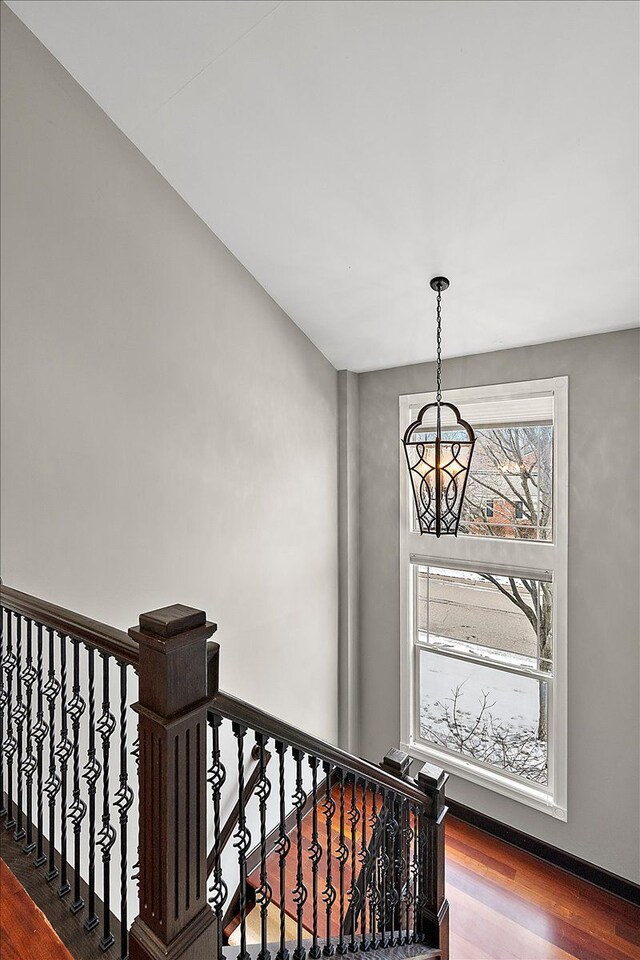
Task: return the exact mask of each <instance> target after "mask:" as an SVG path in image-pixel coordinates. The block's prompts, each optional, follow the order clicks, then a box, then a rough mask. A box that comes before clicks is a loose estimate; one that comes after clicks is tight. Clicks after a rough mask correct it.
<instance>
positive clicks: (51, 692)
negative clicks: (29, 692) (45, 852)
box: [43, 627, 61, 883]
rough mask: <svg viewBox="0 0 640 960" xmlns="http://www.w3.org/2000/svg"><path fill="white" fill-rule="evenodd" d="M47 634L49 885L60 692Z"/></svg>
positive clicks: (53, 868)
mask: <svg viewBox="0 0 640 960" xmlns="http://www.w3.org/2000/svg"><path fill="white" fill-rule="evenodd" d="M47 633H48V634H49V644H48V646H49V662H48V674H47V682H46V684H45V687H44V690H43V693H44V695H45V697H46V700H47V706H48V720H49V724H48V731H47V735H48V738H49V771H48V777H47V780H46V782H45V785H44V790H45V793H46V794H47V800H48V804H49V864H48V870H47V872H46V873H45V875H44V876H45V880H47V881H48V882H49V883H51V881H53V880H55V879H56V877H57V876H58V868H57V867H56V864H55V858H54V853H55V842H54V837H55V827H56V797H57V795H58V793H59V792H60V784H61V781H60V777H59V776H58V773H57V771H56V743H55V722H56V700H57V697H58V694H59V692H60V684H59V682H58V680H57V679H56V666H55V644H54V634H53V630H52V629H51V627H48V628H47Z"/></svg>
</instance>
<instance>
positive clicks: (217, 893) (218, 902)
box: [207, 713, 228, 960]
mask: <svg viewBox="0 0 640 960" xmlns="http://www.w3.org/2000/svg"><path fill="white" fill-rule="evenodd" d="M207 721H208V723H209V727H210V729H211V735H212V748H211V766H210V767H209V770H208V774H209V776H208V778H207V779H208V781H209V783H210V785H211V796H212V799H213V851H214V853H213V856H214V860H213V872H212V877H213V883H212V884H211V886H210V887H209V893H211V894H212V896H211V897H209V903H210V904H211V906H212V908H213V912H214V914H215V917H216V921H217V922H216V928H217V950H216V958H215V960H221V958H222V910H223V907H224V904H225V901H226V899H227V894H228V889H227V885H226V883H225V882H224V880H223V879H222V864H221V860H220V792H221V790H222V786H223V784H224V782H225V780H226V779H227V772H226V770H225V767H224V764H223V763H222V760H221V754H220V725H221V723H222V717H220V716H218V714H211V713H209V714H208V716H207Z"/></svg>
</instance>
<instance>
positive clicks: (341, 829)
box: [0, 585, 448, 960]
mask: <svg viewBox="0 0 640 960" xmlns="http://www.w3.org/2000/svg"><path fill="white" fill-rule="evenodd" d="M0 602H1V605H2V627H3V629H2V647H1V650H0V666H1V668H2V670H1V672H2V694H1V696H0V750H1V754H0V800H1V801H2V809H1V810H0V816H2V817H3V818H4V826H5V831H3V834H4V835H3V838H2V843H3V849H5V848H6V845H7V843H10V844H11V845H12V854H11V855H12V858H14V859H15V858H18V860H20V859H22V861H23V862H24V863H25V864H29V871H28V873H29V883H30V884H35V885H38V889H42V890H44V891H46V892H47V893H48V894H49V895H50V899H52V897H51V895H52V894H53V899H54V900H55V901H56V905H57V912H56V911H54V910H52V911H51V916H50V919H51V922H52V924H53V926H54V928H55V929H56V930H57V932H58V933H59V935H60V937H61V939H63V941H64V942H65V943H66V946H67V948H69V950H70V953H71V954H72V955H73V956H75V957H76V958H78V960H83V958H84V957H87V958H88V957H93V956H101V955H102V954H108V955H110V956H113V957H114V958H116V957H117V958H119V960H128V958H131V960H160V958H163V960H178V958H180V960H221V958H223V957H225V956H226V957H228V958H229V957H234V956H237V957H238V960H249V958H256V960H271V958H273V960H306V958H307V957H310V958H318V957H320V956H331V955H333V954H338V955H340V954H344V953H347V952H348V953H356V952H363V953H365V952H371V953H375V954H376V955H377V956H378V957H381V958H382V957H384V958H386V957H389V958H392V957H396V958H402V957H433V958H436V957H439V958H441V960H447V958H448V905H447V901H446V899H445V894H444V817H445V814H446V807H445V803H444V785H445V781H446V776H445V775H444V774H443V773H442V771H440V770H437V769H436V768H433V767H430V766H429V765H425V767H423V769H422V770H421V771H420V773H419V774H418V777H417V779H413V778H412V777H410V776H409V773H408V769H409V758H408V757H406V756H405V755H404V754H402V753H401V752H400V751H398V750H391V751H390V752H389V753H388V754H387V756H386V757H385V759H384V760H383V762H382V763H381V764H380V765H374V764H371V763H369V762H368V761H365V760H362V759H361V758H358V757H355V756H353V755H351V754H348V753H346V752H344V751H342V750H339V749H338V748H336V747H334V746H332V745H331V744H327V743H324V742H323V741H321V740H318V739H317V738H315V737H313V736H311V735H309V734H307V733H305V732H304V731H302V730H299V729H297V728H296V727H293V726H291V725H289V724H286V723H283V722H282V721H281V720H279V719H277V718H275V717H272V716H270V715H268V714H266V713H264V712H263V711H261V710H259V709H257V708H256V707H254V706H252V705H250V704H247V703H245V702H243V701H241V700H238V699H237V698H235V697H233V696H231V695H230V694H227V693H225V692H224V691H222V690H220V688H219V682H218V676H219V654H220V648H219V646H218V644H216V643H213V642H212V641H211V639H210V638H211V637H212V635H213V634H214V632H215V630H216V626H215V624H213V623H210V622H208V621H207V619H206V615H205V614H204V612H203V611H199V610H194V609H192V608H189V607H185V606H183V605H180V604H176V605H173V606H170V607H166V608H163V609H161V610H155V611H151V612H150V613H146V614H142V615H141V616H140V619H139V623H138V625H137V626H136V627H132V628H131V630H129V631H128V633H124V632H122V631H119V630H116V629H115V628H112V627H109V626H106V625H105V624H101V623H98V622H96V621H93V620H90V619H88V618H87V617H84V616H82V615H80V614H76V613H73V612H72V611H69V610H65V609H63V608H60V607H57V606H54V605H52V604H50V603H48V602H46V601H44V600H40V599H38V598H36V597H32V596H30V595H29V594H25V593H22V592H19V591H17V590H14V589H12V588H10V587H7V586H4V585H2V587H1V588H0ZM34 868H35V869H34ZM25 875H26V874H25ZM47 888H48V889H47ZM34 889H35V887H34ZM46 899H47V898H46V897H45V898H44V900H45V901H46ZM65 904H66V906H65ZM60 905H62V909H63V911H64V922H62V921H61V919H60V908H61V907H60ZM45 909H46V908H45ZM54 913H55V914H56V917H57V920H56V919H55V918H53V914H54ZM131 917H135V919H134V920H133V923H131ZM70 926H71V928H72V933H71V935H69V933H68V931H69V927H70Z"/></svg>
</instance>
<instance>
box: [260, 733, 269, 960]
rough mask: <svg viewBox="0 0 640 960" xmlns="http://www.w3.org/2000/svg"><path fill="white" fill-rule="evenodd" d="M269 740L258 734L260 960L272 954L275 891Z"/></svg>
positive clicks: (264, 959)
mask: <svg viewBox="0 0 640 960" xmlns="http://www.w3.org/2000/svg"><path fill="white" fill-rule="evenodd" d="M267 741H268V738H267V737H266V736H265V735H264V734H262V733H256V743H257V744H258V769H259V772H260V779H259V780H258V783H257V785H256V794H257V797H258V802H259V808H260V886H259V887H258V889H257V890H256V903H257V904H258V906H259V908H260V953H259V954H258V960H270V958H271V952H270V950H269V949H268V948H267V941H268V936H267V914H268V911H269V904H270V903H271V898H272V896H273V891H272V889H271V885H270V883H269V880H268V877H267V800H268V799H269V795H270V793H271V783H270V781H269V778H268V777H267V756H266V744H267Z"/></svg>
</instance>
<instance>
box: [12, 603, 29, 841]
mask: <svg viewBox="0 0 640 960" xmlns="http://www.w3.org/2000/svg"><path fill="white" fill-rule="evenodd" d="M15 616H16V668H17V669H16V704H15V707H14V709H13V719H14V721H15V724H16V743H17V769H16V779H17V791H16V793H17V795H16V828H15V830H14V832H13V839H14V840H18V841H19V840H23V839H24V837H25V831H24V826H23V813H22V809H23V793H24V791H23V779H24V769H23V764H24V758H23V752H22V748H23V746H24V744H23V736H22V735H23V730H24V721H25V717H26V715H27V709H26V707H25V705H24V700H23V699H22V617H21V616H20V614H19V613H16V615H15Z"/></svg>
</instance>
